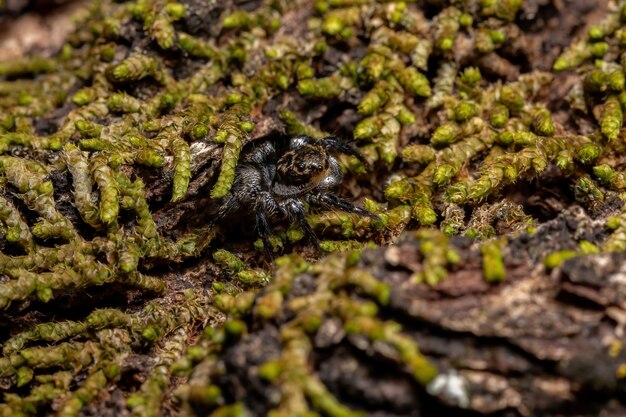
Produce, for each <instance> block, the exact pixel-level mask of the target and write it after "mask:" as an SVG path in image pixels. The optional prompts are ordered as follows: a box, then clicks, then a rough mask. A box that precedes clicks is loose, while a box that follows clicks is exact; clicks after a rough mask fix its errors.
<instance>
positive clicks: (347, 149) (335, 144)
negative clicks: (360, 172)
mask: <svg viewBox="0 0 626 417" xmlns="http://www.w3.org/2000/svg"><path fill="white" fill-rule="evenodd" d="M322 144H323V145H324V147H325V148H326V149H328V150H330V151H336V152H341V153H343V154H346V155H350V156H354V157H355V158H356V159H358V160H359V161H361V162H362V163H363V164H364V165H369V163H368V162H367V161H366V160H365V158H364V157H363V155H361V153H360V152H359V151H358V150H356V149H355V148H354V147H352V146H350V145H349V144H348V142H346V141H344V140H341V139H339V138H336V137H334V136H328V137H325V138H324V139H322Z"/></svg>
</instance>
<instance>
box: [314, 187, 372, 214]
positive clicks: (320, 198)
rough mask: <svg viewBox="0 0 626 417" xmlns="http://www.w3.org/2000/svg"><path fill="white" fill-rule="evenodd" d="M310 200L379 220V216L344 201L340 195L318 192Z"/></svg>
mask: <svg viewBox="0 0 626 417" xmlns="http://www.w3.org/2000/svg"><path fill="white" fill-rule="evenodd" d="M312 201H313V202H314V203H315V204H319V205H321V206H326V207H331V208H336V209H339V210H342V211H345V212H348V213H354V214H358V215H359V216H367V217H371V218H372V219H374V220H380V217H378V216H377V215H376V214H374V213H372V212H371V211H369V210H365V209H362V208H360V207H357V206H355V205H354V204H352V203H350V202H349V201H346V200H344V199H343V198H341V197H337V196H336V195H334V194H332V193H319V194H317V195H316V196H315V197H314V199H313V200H312Z"/></svg>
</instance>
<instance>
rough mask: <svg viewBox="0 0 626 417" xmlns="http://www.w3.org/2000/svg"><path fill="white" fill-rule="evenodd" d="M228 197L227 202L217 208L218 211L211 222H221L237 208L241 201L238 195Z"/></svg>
mask: <svg viewBox="0 0 626 417" xmlns="http://www.w3.org/2000/svg"><path fill="white" fill-rule="evenodd" d="M226 198H227V200H226V202H225V203H224V204H222V205H221V206H220V208H219V209H218V210H217V213H215V216H214V217H213V218H212V219H211V221H210V223H211V224H216V223H219V222H220V221H222V220H223V219H224V218H225V217H226V216H228V215H229V214H231V213H232V212H233V211H235V209H236V208H237V206H238V204H239V203H238V201H237V198H236V197H233V196H228V197H226Z"/></svg>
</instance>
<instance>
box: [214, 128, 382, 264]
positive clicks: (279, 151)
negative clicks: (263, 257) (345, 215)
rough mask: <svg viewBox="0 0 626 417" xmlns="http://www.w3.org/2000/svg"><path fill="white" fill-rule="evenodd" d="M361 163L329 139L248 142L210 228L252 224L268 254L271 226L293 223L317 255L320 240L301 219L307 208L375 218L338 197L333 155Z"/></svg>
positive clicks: (338, 171)
mask: <svg viewBox="0 0 626 417" xmlns="http://www.w3.org/2000/svg"><path fill="white" fill-rule="evenodd" d="M339 153H343V154H347V155H352V156H355V157H357V158H359V159H360V160H363V157H362V156H361V155H360V154H359V153H358V152H357V151H356V150H355V149H353V148H352V147H351V146H349V145H348V144H347V143H345V142H343V141H341V140H339V139H337V138H335V137H333V136H329V137H326V138H324V139H320V140H316V139H313V138H311V137H309V136H296V137H293V138H282V137H281V138H278V139H274V140H262V141H258V142H252V143H251V144H249V145H248V148H247V149H244V151H243V152H242V155H241V157H240V159H239V163H238V166H237V170H236V172H235V180H234V183H233V186H232V188H231V190H230V192H229V193H228V195H227V196H226V197H224V199H223V201H222V202H221V206H220V207H219V209H218V211H217V213H216V215H215V216H214V217H213V223H217V222H222V221H223V220H224V219H227V218H231V217H234V216H235V215H237V216H243V217H244V218H245V217H248V218H249V219H252V218H254V219H255V222H256V229H257V232H258V233H259V234H260V235H261V239H262V241H263V246H264V247H265V251H266V253H268V254H269V253H270V251H271V245H270V239H269V237H270V234H271V231H272V230H271V227H270V223H275V222H279V221H284V220H288V221H289V222H295V223H297V224H298V225H299V226H300V228H301V229H302V230H303V232H304V233H305V234H306V235H307V237H308V238H309V239H310V240H311V241H312V242H313V244H314V245H315V246H316V247H317V248H318V249H319V240H318V239H317V236H316V235H315V233H314V232H313V229H312V228H311V226H310V225H309V223H308V222H307V220H306V217H305V206H306V205H307V204H308V205H310V206H316V207H321V208H324V209H339V210H342V211H347V212H350V213H356V214H359V215H361V216H369V217H372V218H378V216H376V215H375V214H373V213H370V212H369V211H367V210H364V209H362V208H359V207H356V206H354V205H353V204H352V203H350V202H348V201H346V200H344V199H342V198H340V197H338V196H336V195H335V194H334V193H333V191H334V190H336V189H337V188H338V187H339V185H340V184H341V182H342V180H343V174H342V172H341V168H340V166H339V162H338V161H337V159H336V158H335V156H334V155H336V154H339Z"/></svg>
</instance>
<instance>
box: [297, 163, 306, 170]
mask: <svg viewBox="0 0 626 417" xmlns="http://www.w3.org/2000/svg"><path fill="white" fill-rule="evenodd" d="M304 168H306V164H305V163H304V162H298V169H304Z"/></svg>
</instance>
